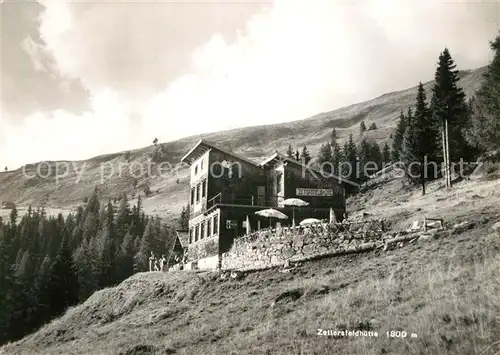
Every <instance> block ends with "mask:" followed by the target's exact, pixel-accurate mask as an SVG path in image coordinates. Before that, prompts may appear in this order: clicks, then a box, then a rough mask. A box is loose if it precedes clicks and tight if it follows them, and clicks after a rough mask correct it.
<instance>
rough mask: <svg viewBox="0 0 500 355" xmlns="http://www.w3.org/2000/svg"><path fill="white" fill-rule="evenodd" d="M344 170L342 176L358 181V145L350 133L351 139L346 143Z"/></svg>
mask: <svg viewBox="0 0 500 355" xmlns="http://www.w3.org/2000/svg"><path fill="white" fill-rule="evenodd" d="M343 151H344V163H346V164H345V165H344V171H343V172H342V174H343V175H342V176H345V177H347V179H349V180H351V181H353V182H356V181H357V180H358V177H359V171H358V160H357V147H356V143H354V140H353V137H352V134H350V135H349V140H348V141H346V142H345V144H344V149H343Z"/></svg>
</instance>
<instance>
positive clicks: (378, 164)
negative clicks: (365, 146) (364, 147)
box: [369, 141, 383, 174]
mask: <svg viewBox="0 0 500 355" xmlns="http://www.w3.org/2000/svg"><path fill="white" fill-rule="evenodd" d="M369 157H370V161H372V162H373V164H372V166H373V168H374V170H375V171H373V170H370V174H374V173H376V172H377V171H379V170H380V169H381V168H382V162H383V157H382V151H381V150H380V146H379V145H378V143H377V142H375V141H373V142H370V149H369ZM370 169H371V167H370Z"/></svg>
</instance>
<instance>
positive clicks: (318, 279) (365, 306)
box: [0, 179, 500, 355]
mask: <svg viewBox="0 0 500 355" xmlns="http://www.w3.org/2000/svg"><path fill="white" fill-rule="evenodd" d="M433 185H434V186H432V189H430V192H429V194H428V195H427V196H423V197H421V198H417V197H416V196H410V195H411V193H418V189H415V190H412V191H410V194H409V191H407V190H406V189H405V188H403V187H401V186H400V185H399V186H398V185H392V184H386V185H384V186H379V187H377V188H376V189H374V190H372V191H371V193H368V194H366V195H363V196H361V197H362V198H364V199H365V200H364V202H363V201H360V203H362V204H363V205H364V206H365V208H366V210H368V211H370V212H371V213H373V212H375V211H377V206H378V204H379V198H380V197H379V196H382V198H384V197H385V196H389V195H390V196H391V197H392V198H394V199H395V200H397V201H398V203H399V207H400V208H401V209H402V210H404V211H406V212H407V214H406V215H405V216H402V215H401V214H398V213H397V212H396V211H389V213H388V214H386V215H385V216H383V217H385V218H387V219H388V221H389V225H391V226H393V227H394V226H396V225H397V224H398V222H404V223H403V224H404V225H405V226H406V227H407V226H408V225H409V224H410V223H411V221H412V220H413V218H416V217H420V213H421V210H423V209H426V211H425V213H426V214H427V213H433V214H434V215H436V216H440V217H443V218H444V220H445V224H446V225H447V226H448V227H449V228H448V230H447V231H444V232H440V233H438V234H436V235H435V237H434V238H431V239H427V240H426V241H422V240H417V241H415V242H410V243H408V244H407V245H405V246H404V247H403V248H397V249H395V250H389V251H387V252H383V251H382V250H378V251H374V252H369V253H364V254H358V255H346V256H342V257H334V258H327V259H323V260H317V261H313V262H308V263H304V264H302V265H300V266H299V267H298V268H297V269H295V270H294V271H292V272H290V273H281V272H278V270H277V269H269V270H266V271H260V272H254V273H249V274H246V275H244V276H243V277H242V278H241V279H236V280H233V279H226V280H221V279H220V278H219V277H218V275H217V273H215V272H213V273H211V272H204V273H195V272H191V271H178V272H167V273H160V272H151V273H139V274H136V275H134V276H132V277H130V278H129V279H127V280H126V281H124V282H123V283H121V284H120V285H118V286H116V287H114V288H108V289H105V290H101V291H98V292H96V293H95V294H94V295H92V296H91V297H90V298H89V299H87V301H85V302H84V303H83V304H81V305H79V306H77V307H75V308H72V309H70V310H68V312H67V313H66V314H65V315H64V316H62V317H61V318H59V319H56V320H54V321H53V322H51V323H50V324H48V325H46V326H45V327H43V328H42V329H41V330H39V331H38V332H36V333H34V334H32V335H29V336H27V337H26V338H24V339H22V340H21V341H19V342H16V343H14V344H9V345H7V346H5V347H3V348H0V354H12V355H14V354H20V355H21V354H22V355H30V354H46V355H52V354H54V355H55V354H66V355H71V354H75V355H76V354H106V355H108V354H109V355H111V354H120V355H132V354H186V355H188V354H189V355H190V354H225V353H227V354H369V355H372V354H373V355H378V354H394V355H399V354H414V355H417V354H443V355H448V354H449V355H451V354H481V355H494V354H497V353H498V350H500V347H499V346H500V345H499V343H498V340H499V339H500V320H499V318H498V314H500V298H499V297H500V296H499V295H500V254H499V253H498V251H499V250H500V239H499V236H500V234H498V233H500V230H498V231H497V232H494V231H493V228H492V227H493V226H494V225H495V224H496V225H498V222H499V221H500V209H499V207H498V199H499V194H500V189H499V187H500V180H498V179H497V180H491V181H474V182H471V181H469V182H461V183H458V184H457V185H456V186H455V187H454V189H453V191H452V192H451V193H446V192H445V190H444V189H440V186H441V185H440V182H436V183H434V184H433ZM457 196H460V199H461V201H458V199H457ZM437 197H439V201H440V203H436V202H435V199H436V198H437ZM457 202H460V203H459V204H458V205H457V204H456V203H457ZM430 206H432V207H430ZM416 207H418V208H416ZM457 207H459V208H457ZM378 209H380V208H378ZM379 212H380V211H379ZM377 217H378V216H377ZM457 224H459V225H461V226H462V227H461V228H457V227H456V228H453V226H457ZM464 226H465V227H464ZM319 328H321V329H332V330H346V329H347V330H353V331H355V330H361V331H367V332H368V331H371V332H377V333H378V335H379V336H378V337H340V338H334V337H330V336H318V335H317V331H318V329H319ZM392 330H395V331H405V332H407V336H406V337H405V338H390V337H387V335H386V332H390V331H392ZM412 334H415V336H412Z"/></svg>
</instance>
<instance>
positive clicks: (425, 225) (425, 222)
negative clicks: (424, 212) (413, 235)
mask: <svg viewBox="0 0 500 355" xmlns="http://www.w3.org/2000/svg"><path fill="white" fill-rule="evenodd" d="M424 232H427V218H425V217H424Z"/></svg>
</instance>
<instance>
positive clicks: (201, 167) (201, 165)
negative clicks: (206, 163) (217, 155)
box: [200, 160, 203, 170]
mask: <svg viewBox="0 0 500 355" xmlns="http://www.w3.org/2000/svg"><path fill="white" fill-rule="evenodd" d="M200 170H203V160H202V161H201V164H200Z"/></svg>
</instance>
